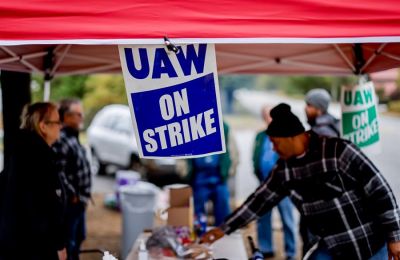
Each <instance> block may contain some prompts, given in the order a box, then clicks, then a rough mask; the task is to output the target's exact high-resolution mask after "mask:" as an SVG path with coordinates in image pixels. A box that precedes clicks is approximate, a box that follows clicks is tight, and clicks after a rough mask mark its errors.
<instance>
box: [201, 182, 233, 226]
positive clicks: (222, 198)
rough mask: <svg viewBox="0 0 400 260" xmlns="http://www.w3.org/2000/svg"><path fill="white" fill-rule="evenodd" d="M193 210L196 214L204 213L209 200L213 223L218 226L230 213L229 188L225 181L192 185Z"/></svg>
mask: <svg viewBox="0 0 400 260" xmlns="http://www.w3.org/2000/svg"><path fill="white" fill-rule="evenodd" d="M193 199H194V211H195V214H196V216H200V215H206V203H207V201H209V200H211V201H212V203H213V208H214V217H215V225H216V226H219V225H220V224H222V222H223V221H224V219H225V217H227V216H228V215H229V213H230V211H231V210H230V207H229V190H228V185H227V184H226V183H219V184H210V185H194V187H193Z"/></svg>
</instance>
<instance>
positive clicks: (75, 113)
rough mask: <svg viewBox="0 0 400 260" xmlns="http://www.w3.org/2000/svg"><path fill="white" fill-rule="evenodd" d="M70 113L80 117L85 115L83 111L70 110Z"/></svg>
mask: <svg viewBox="0 0 400 260" xmlns="http://www.w3.org/2000/svg"><path fill="white" fill-rule="evenodd" d="M68 114H70V115H77V116H78V117H83V113H81V112H68Z"/></svg>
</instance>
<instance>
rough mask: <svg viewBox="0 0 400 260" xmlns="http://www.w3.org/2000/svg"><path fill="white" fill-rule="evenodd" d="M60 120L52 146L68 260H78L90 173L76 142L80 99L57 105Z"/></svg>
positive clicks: (82, 149) (87, 163) (79, 123)
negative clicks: (64, 199)
mask: <svg viewBox="0 0 400 260" xmlns="http://www.w3.org/2000/svg"><path fill="white" fill-rule="evenodd" d="M59 113H60V120H61V122H62V123H63V128H62V130H61V133H60V139H59V141H58V142H56V143H55V144H54V145H53V149H54V151H55V152H56V153H57V156H58V163H59V164H60V167H61V169H62V171H63V173H64V174H63V175H62V176H65V177H66V179H65V180H64V182H65V186H66V187H67V195H68V203H67V214H66V222H67V227H66V228H67V231H66V234H67V238H66V239H67V255H68V260H76V259H79V250H80V246H81V244H82V242H83V240H84V239H85V237H86V225H85V211H86V206H87V203H88V201H89V200H90V197H91V195H90V189H91V172H90V166H89V162H88V160H87V158H86V151H85V148H84V147H83V146H82V145H81V144H80V142H79V130H80V129H81V127H82V123H83V108H82V104H81V102H80V101H79V100H76V99H67V100H63V101H61V102H60V108H59Z"/></svg>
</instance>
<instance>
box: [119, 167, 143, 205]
mask: <svg viewBox="0 0 400 260" xmlns="http://www.w3.org/2000/svg"><path fill="white" fill-rule="evenodd" d="M139 180H140V174H139V173H138V172H135V171H131V170H119V171H117V172H116V174H115V197H116V208H119V209H120V208H121V205H120V201H119V192H118V191H119V188H120V187H122V186H125V185H135V184H136V183H137V182H138V181H139Z"/></svg>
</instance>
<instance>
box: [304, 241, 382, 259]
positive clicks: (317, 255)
mask: <svg viewBox="0 0 400 260" xmlns="http://www.w3.org/2000/svg"><path fill="white" fill-rule="evenodd" d="M309 259H310V260H333V257H332V256H331V255H330V254H329V252H328V250H327V249H326V248H324V247H322V248H317V250H316V251H315V252H314V253H313V254H312V255H311V257H310V258H309ZM387 259H388V250H387V245H386V244H385V245H384V246H383V247H382V248H381V249H379V251H378V252H377V253H376V254H375V255H373V256H372V257H371V258H370V259H369V260H387Z"/></svg>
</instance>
